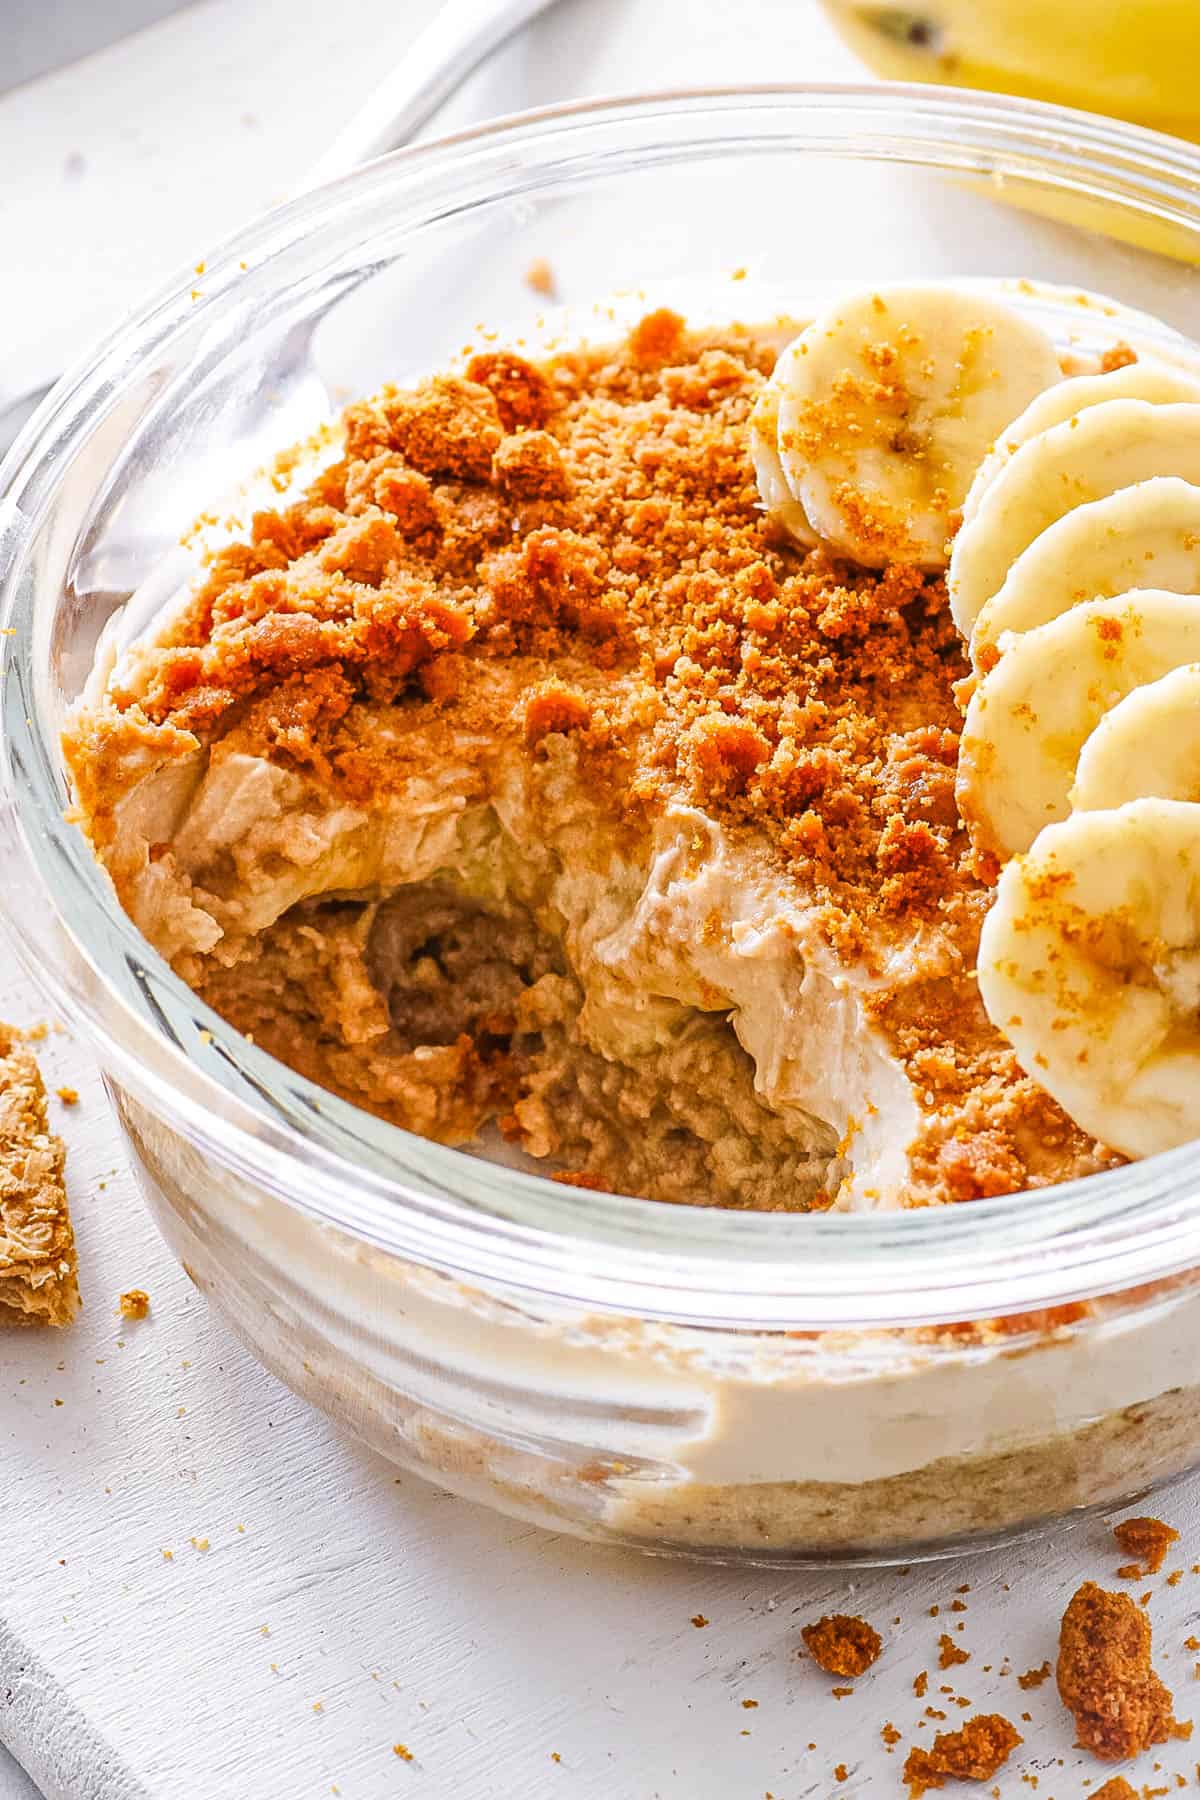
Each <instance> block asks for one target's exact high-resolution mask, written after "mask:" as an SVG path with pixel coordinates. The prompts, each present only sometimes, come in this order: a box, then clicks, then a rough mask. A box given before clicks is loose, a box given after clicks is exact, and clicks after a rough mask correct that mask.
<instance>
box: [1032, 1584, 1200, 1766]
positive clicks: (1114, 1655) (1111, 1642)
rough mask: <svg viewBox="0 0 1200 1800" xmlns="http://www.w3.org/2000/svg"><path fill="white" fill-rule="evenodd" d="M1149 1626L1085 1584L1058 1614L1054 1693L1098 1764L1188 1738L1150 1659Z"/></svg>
mask: <svg viewBox="0 0 1200 1800" xmlns="http://www.w3.org/2000/svg"><path fill="white" fill-rule="evenodd" d="M1150 1653H1151V1642H1150V1621H1149V1619H1147V1617H1146V1615H1145V1613H1144V1612H1142V1611H1141V1609H1140V1607H1137V1606H1135V1605H1134V1603H1133V1601H1132V1600H1131V1599H1130V1598H1129V1595H1128V1594H1112V1593H1109V1592H1108V1591H1107V1590H1106V1589H1104V1588H1102V1587H1098V1586H1097V1585H1096V1583H1095V1582H1094V1581H1085V1582H1084V1584H1083V1586H1082V1587H1081V1588H1080V1589H1079V1591H1078V1593H1076V1594H1075V1595H1074V1596H1073V1597H1072V1599H1071V1603H1070V1605H1069V1606H1068V1607H1067V1610H1066V1612H1065V1613H1064V1614H1063V1622H1062V1630H1061V1633H1060V1636H1059V1648H1058V1691H1059V1693H1060V1695H1061V1696H1062V1702H1063V1705H1064V1706H1065V1707H1066V1708H1067V1710H1068V1711H1069V1712H1071V1713H1073V1714H1074V1717H1075V1730H1076V1733H1077V1734H1078V1741H1079V1744H1080V1746H1081V1747H1082V1748H1083V1749H1084V1750H1090V1751H1091V1752H1092V1754H1093V1755H1094V1756H1098V1757H1100V1758H1101V1759H1102V1760H1103V1761H1105V1762H1120V1761H1121V1760H1122V1758H1124V1757H1127V1756H1137V1755H1138V1754H1139V1752H1140V1751H1142V1750H1146V1749H1148V1748H1149V1747H1150V1745H1151V1744H1165V1743H1166V1742H1167V1739H1168V1738H1171V1737H1188V1736H1190V1734H1191V1727H1190V1725H1188V1726H1181V1725H1179V1724H1177V1723H1176V1721H1175V1718H1174V1716H1173V1705H1174V1703H1173V1700H1172V1697H1171V1695H1170V1694H1169V1693H1168V1692H1167V1690H1166V1688H1165V1687H1164V1686H1163V1684H1162V1682H1161V1681H1160V1680H1159V1678H1158V1676H1157V1675H1156V1674H1155V1673H1154V1669H1153V1667H1152V1665H1151V1661H1150Z"/></svg>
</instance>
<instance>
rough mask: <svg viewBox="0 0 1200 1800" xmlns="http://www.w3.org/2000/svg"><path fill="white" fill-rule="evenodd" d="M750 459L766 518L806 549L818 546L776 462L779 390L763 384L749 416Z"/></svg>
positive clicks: (780, 467) (805, 517)
mask: <svg viewBox="0 0 1200 1800" xmlns="http://www.w3.org/2000/svg"><path fill="white" fill-rule="evenodd" d="M750 460H751V462H752V463H753V464H754V477H755V480H756V481H757V482H758V492H759V495H760V497H761V499H762V503H763V505H764V506H765V507H766V509H767V515H768V517H769V518H770V519H772V520H773V521H774V522H775V523H776V524H778V525H780V526H782V528H783V530H784V531H786V532H787V533H788V535H789V536H790V537H793V538H794V539H795V540H796V542H797V543H798V544H801V545H803V547H804V548H805V549H806V550H811V549H813V548H814V546H815V545H816V544H817V542H818V539H817V534H816V532H815V531H814V530H813V528H812V526H811V525H810V524H809V522H808V518H807V516H806V514H805V511H804V508H803V507H802V506H801V504H800V502H799V501H798V500H797V499H796V498H795V496H794V495H793V493H792V491H791V489H790V488H789V487H788V484H787V482H786V481H785V480H784V475H783V464H782V463H781V462H780V460H779V389H778V387H777V386H776V384H775V382H774V381H773V380H771V381H767V382H764V384H763V386H762V387H761V388H760V389H759V394H758V399H757V400H756V401H755V402H754V407H753V410H752V411H751V414H750Z"/></svg>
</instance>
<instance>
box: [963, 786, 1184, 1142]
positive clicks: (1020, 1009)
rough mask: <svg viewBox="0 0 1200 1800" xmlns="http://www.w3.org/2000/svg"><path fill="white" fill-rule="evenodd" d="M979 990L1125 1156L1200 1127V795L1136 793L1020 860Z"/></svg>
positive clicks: (993, 918) (1001, 892) (1082, 1119)
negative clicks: (1198, 799)
mask: <svg viewBox="0 0 1200 1800" xmlns="http://www.w3.org/2000/svg"><path fill="white" fill-rule="evenodd" d="M978 973H979V992H980V995H981V997H982V1000H983V1004H984V1006H985V1007H986V1009H987V1012H988V1016H989V1017H990V1019H991V1020H992V1023H993V1024H994V1025H995V1026H996V1027H997V1029H998V1030H999V1031H1001V1032H1003V1034H1004V1035H1005V1037H1007V1039H1008V1041H1009V1043H1010V1044H1011V1045H1012V1047H1013V1049H1014V1051H1015V1052H1016V1056H1017V1061H1018V1062H1019V1063H1020V1064H1021V1067H1022V1068H1023V1069H1024V1070H1025V1071H1026V1073H1027V1074H1029V1075H1031V1076H1032V1077H1033V1078H1034V1080H1035V1081H1038V1082H1040V1083H1041V1085H1042V1086H1043V1087H1044V1088H1045V1089H1046V1090H1047V1091H1048V1092H1049V1093H1050V1094H1052V1095H1053V1097H1054V1099H1055V1100H1057V1101H1058V1103H1059V1105H1060V1106H1061V1107H1062V1108H1063V1109H1064V1111H1065V1112H1067V1113H1069V1114H1070V1116H1071V1117H1072V1118H1073V1119H1074V1120H1075V1122H1076V1124H1077V1125H1079V1126H1080V1127H1081V1128H1082V1129H1083V1130H1084V1131H1089V1132H1092V1133H1093V1134H1094V1135H1095V1136H1097V1137H1099V1138H1101V1139H1102V1140H1103V1141H1104V1142H1105V1143H1107V1144H1111V1145H1112V1146H1113V1147H1114V1149H1117V1150H1120V1151H1122V1152H1123V1153H1124V1154H1125V1155H1126V1156H1152V1155H1154V1153H1155V1152H1156V1151H1159V1150H1170V1149H1173V1148H1174V1147H1175V1146H1177V1145H1179V1144H1184V1143H1187V1142H1188V1141H1189V1139H1191V1138H1194V1137H1195V1136H1196V1135H1197V1133H1198V1132H1200V1106H1198V1105H1197V1097H1198V1096H1200V806H1198V805H1195V804H1194V803H1192V802H1190V801H1186V800H1152V799H1147V800H1133V801H1130V802H1129V804H1128V805H1125V806H1119V807H1114V808H1110V809H1107V810H1105V811H1103V812H1081V813H1076V814H1075V815H1074V816H1073V817H1072V818H1070V819H1067V820H1065V821H1064V822H1063V823H1062V824H1059V825H1050V826H1047V828H1046V830H1045V831H1043V832H1042V833H1041V834H1040V835H1039V837H1038V838H1037V840H1036V842H1035V843H1034V846H1033V848H1032V850H1031V851H1030V852H1029V854H1028V856H1021V857H1017V858H1015V859H1014V861H1012V862H1010V863H1009V865H1008V867H1007V868H1006V869H1005V870H1004V873H1003V874H1002V875H1001V877H1000V884H999V888H998V890H997V894H996V899H995V902H994V904H993V906H992V908H991V911H990V912H989V913H988V916H987V918H986V919H985V920H984V925H983V932H982V935H981V938H980V944H979V962H978Z"/></svg>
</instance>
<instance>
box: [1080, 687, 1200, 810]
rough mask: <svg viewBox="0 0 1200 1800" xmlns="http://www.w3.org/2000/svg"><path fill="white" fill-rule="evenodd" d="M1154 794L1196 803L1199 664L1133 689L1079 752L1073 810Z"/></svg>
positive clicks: (1199, 778)
mask: <svg viewBox="0 0 1200 1800" xmlns="http://www.w3.org/2000/svg"><path fill="white" fill-rule="evenodd" d="M1154 795H1157V796H1158V798H1159V799H1161V800H1196V801H1200V663H1184V664H1183V665H1182V666H1181V667H1180V668H1178V669H1172V670H1171V672H1170V674H1169V675H1160V677H1159V679H1158V680H1157V681H1152V682H1150V683H1149V684H1148V685H1147V686H1146V687H1139V688H1135V689H1134V690H1133V692H1132V694H1127V695H1126V697H1125V699H1124V700H1122V701H1120V702H1119V703H1118V705H1116V706H1114V707H1113V709H1112V711H1111V712H1110V713H1106V714H1105V716H1104V717H1103V718H1102V719H1101V721H1100V723H1099V724H1098V725H1097V727H1096V729H1095V731H1093V733H1092V735H1091V737H1090V738H1088V740H1087V742H1086V743H1085V744H1084V746H1083V749H1082V750H1081V751H1080V753H1079V763H1078V766H1077V768H1076V771H1075V786H1074V787H1073V788H1072V789H1071V805H1072V806H1073V807H1074V809H1075V811H1076V812H1095V811H1098V810H1099V809H1100V808H1102V807H1109V806H1124V804H1125V802H1126V801H1127V800H1142V799H1147V798H1151V797H1153V796H1154Z"/></svg>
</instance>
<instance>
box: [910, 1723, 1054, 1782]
mask: <svg viewBox="0 0 1200 1800" xmlns="http://www.w3.org/2000/svg"><path fill="white" fill-rule="evenodd" d="M1023 1742H1024V1739H1023V1738H1022V1737H1021V1734H1020V1732H1019V1731H1018V1730H1017V1729H1016V1727H1015V1726H1014V1725H1012V1724H1010V1723H1009V1721H1008V1720H1007V1719H1006V1718H1004V1717H1002V1715H1001V1714H1000V1713H978V1714H977V1715H976V1716H975V1718H973V1719H968V1720H967V1722H966V1724H965V1725H963V1726H962V1727H961V1729H960V1730H958V1731H939V1732H938V1734H937V1736H936V1737H935V1738H934V1740H933V1743H932V1744H931V1745H930V1746H929V1748H928V1749H926V1748H925V1747H924V1746H923V1745H920V1744H915V1745H914V1746H913V1748H912V1749H911V1750H910V1751H909V1753H908V1757H907V1759H906V1761H905V1764H904V1779H905V1781H906V1782H907V1783H908V1792H909V1800H921V1795H922V1794H924V1793H925V1792H926V1791H927V1789H929V1788H940V1787H944V1786H945V1785H946V1781H947V1779H950V1780H952V1781H990V1780H991V1778H992V1776H993V1775H994V1774H995V1773H996V1771H997V1769H999V1768H1001V1767H1002V1766H1003V1765H1004V1763H1006V1762H1007V1761H1008V1759H1009V1757H1010V1756H1011V1755H1012V1753H1013V1751H1014V1750H1015V1749H1016V1747H1017V1745H1018V1744H1020V1743H1023Z"/></svg>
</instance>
